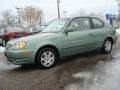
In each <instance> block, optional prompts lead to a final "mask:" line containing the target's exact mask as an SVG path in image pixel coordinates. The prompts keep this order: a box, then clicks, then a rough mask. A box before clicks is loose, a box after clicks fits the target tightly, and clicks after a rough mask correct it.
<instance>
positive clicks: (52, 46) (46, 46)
mask: <svg viewBox="0 0 120 90" xmlns="http://www.w3.org/2000/svg"><path fill="white" fill-rule="evenodd" d="M44 48H52V49H53V50H55V52H56V53H57V58H59V50H58V48H57V47H55V46H54V45H44V46H42V47H40V48H39V49H38V50H37V52H36V54H35V62H36V60H37V55H38V53H39V51H40V50H42V49H44Z"/></svg>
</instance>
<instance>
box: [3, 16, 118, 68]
mask: <svg viewBox="0 0 120 90" xmlns="http://www.w3.org/2000/svg"><path fill="white" fill-rule="evenodd" d="M116 40H117V35H116V30H115V29H114V28H113V27H112V26H111V25H109V24H107V23H105V22H103V21H102V20H101V19H98V18H96V17H75V18H64V19H59V20H55V21H53V22H52V23H51V24H49V25H48V26H47V27H46V28H45V29H44V30H43V31H42V32H41V33H39V34H36V35H31V36H29V37H23V38H20V39H16V40H12V41H9V42H8V43H7V45H6V48H5V55H6V57H7V60H8V61H9V62H11V63H13V64H17V65H24V64H36V65H37V66H40V67H42V68H45V69H48V68H51V67H53V66H54V65H55V62H56V61H57V60H58V58H61V57H65V56H69V55H75V54H79V53H84V52H89V51H93V50H101V52H102V53H104V54H108V53H110V52H111V50H112V46H113V44H115V43H116Z"/></svg>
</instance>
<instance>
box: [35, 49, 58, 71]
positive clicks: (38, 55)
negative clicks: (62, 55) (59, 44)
mask: <svg viewBox="0 0 120 90" xmlns="http://www.w3.org/2000/svg"><path fill="white" fill-rule="evenodd" d="M47 52H51V53H52V56H53V55H54V56H53V57H54V60H51V62H52V63H51V64H50V65H48V66H46V65H44V64H43V63H45V61H47V60H45V61H42V60H41V59H42V57H43V56H44V53H47ZM44 58H45V57H44ZM56 60H57V53H56V52H55V50H54V49H52V48H43V49H42V50H40V51H39V52H38V54H37V58H36V64H37V66H38V67H41V68H42V69H50V68H52V67H53V66H54V65H55V62H56ZM48 64H49V63H48Z"/></svg>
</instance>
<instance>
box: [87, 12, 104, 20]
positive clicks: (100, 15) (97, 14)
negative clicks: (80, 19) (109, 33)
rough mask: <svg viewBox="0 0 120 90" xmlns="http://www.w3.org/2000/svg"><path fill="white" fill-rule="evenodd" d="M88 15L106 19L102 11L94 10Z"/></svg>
mask: <svg viewBox="0 0 120 90" xmlns="http://www.w3.org/2000/svg"><path fill="white" fill-rule="evenodd" d="M88 16H95V17H98V18H101V19H103V20H104V19H105V16H104V15H103V14H102V13H99V12H94V11H93V12H91V13H89V14H88Z"/></svg>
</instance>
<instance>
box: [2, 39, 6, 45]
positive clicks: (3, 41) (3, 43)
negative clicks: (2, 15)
mask: <svg viewBox="0 0 120 90" xmlns="http://www.w3.org/2000/svg"><path fill="white" fill-rule="evenodd" d="M2 45H3V46H4V47H5V46H6V41H5V40H4V39H3V40H2Z"/></svg>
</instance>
